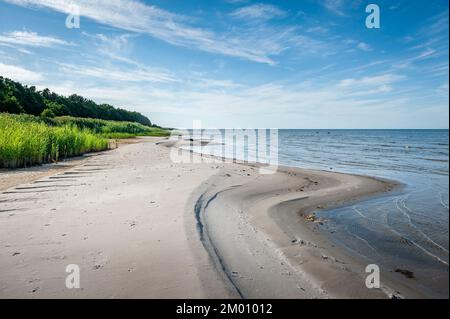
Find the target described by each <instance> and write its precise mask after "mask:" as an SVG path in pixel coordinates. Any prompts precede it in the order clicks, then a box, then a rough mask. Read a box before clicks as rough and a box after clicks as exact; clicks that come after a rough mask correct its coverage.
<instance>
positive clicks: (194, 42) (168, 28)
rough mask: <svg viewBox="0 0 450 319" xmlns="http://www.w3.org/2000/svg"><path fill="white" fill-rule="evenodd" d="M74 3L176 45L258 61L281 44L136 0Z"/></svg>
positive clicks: (23, 1) (40, 3) (100, 18)
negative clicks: (210, 25)
mask: <svg viewBox="0 0 450 319" xmlns="http://www.w3.org/2000/svg"><path fill="white" fill-rule="evenodd" d="M5 1H7V2H10V3H13V4H17V5H21V6H26V7H46V8H50V9H53V10H55V11H58V12H62V13H65V14H69V13H71V10H72V9H71V6H69V3H68V2H67V1H65V0H5ZM76 5H77V6H78V8H79V12H80V14H81V16H82V17H86V18H89V19H92V20H94V21H97V22H99V23H101V24H105V25H108V26H112V27H115V28H118V29H122V30H127V31H130V32H136V33H142V34H148V35H150V36H152V37H154V38H157V39H160V40H162V41H165V42H168V43H170V44H173V45H177V46H185V47H192V48H197V49H199V50H202V51H206V52H210V53H218V54H223V55H227V56H233V57H238V58H242V59H247V60H251V61H254V62H259V63H267V64H274V61H273V59H272V58H271V56H273V55H276V54H278V53H279V51H277V50H276V51H272V50H271V48H273V47H279V46H282V45H283V44H282V43H273V45H270V46H266V44H267V41H262V42H256V41H254V39H246V38H243V37H239V36H238V35H235V36H230V34H228V33H227V34H218V33H216V32H214V31H212V30H207V29H202V28H198V27H194V26H192V25H191V23H190V19H189V18H188V17H185V16H180V15H177V14H173V13H171V12H169V11H166V10H163V9H160V8H158V7H156V6H149V5H146V4H143V3H141V2H138V1H135V0H115V1H110V0H98V1H91V0H79V1H77V2H76ZM272 39H274V37H272ZM275 40H277V39H275Z"/></svg>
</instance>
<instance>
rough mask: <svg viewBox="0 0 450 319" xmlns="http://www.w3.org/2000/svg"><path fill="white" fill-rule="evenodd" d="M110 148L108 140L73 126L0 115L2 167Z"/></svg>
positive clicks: (32, 163) (52, 159)
mask: <svg viewBox="0 0 450 319" xmlns="http://www.w3.org/2000/svg"><path fill="white" fill-rule="evenodd" d="M106 149H108V140H107V139H106V138H104V137H101V136H99V135H95V134H93V133H92V131H91V130H89V129H80V128H78V127H76V126H74V125H62V126H49V125H47V124H45V123H43V122H42V121H40V120H38V119H37V118H34V117H32V116H27V115H7V114H0V167H3V168H18V167H27V166H31V165H36V164H43V163H48V162H57V161H58V160H60V159H62V158H66V157H71V156H77V155H81V154H84V153H87V152H96V151H102V150H106Z"/></svg>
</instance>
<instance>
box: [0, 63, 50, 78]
mask: <svg viewBox="0 0 450 319" xmlns="http://www.w3.org/2000/svg"><path fill="white" fill-rule="evenodd" d="M0 74H1V75H2V76H4V77H6V78H9V79H13V80H16V81H20V82H24V83H33V82H38V81H41V80H42V79H43V77H42V75H41V74H40V73H37V72H34V71H31V70H28V69H25V68H23V67H21V66H16V65H10V64H3V63H1V62H0Z"/></svg>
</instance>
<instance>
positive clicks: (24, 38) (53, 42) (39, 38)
mask: <svg viewBox="0 0 450 319" xmlns="http://www.w3.org/2000/svg"><path fill="white" fill-rule="evenodd" d="M1 43H4V44H8V45H12V46H15V45H19V46H31V47H46V48H50V47H54V46H58V45H63V46H67V45H72V44H71V43H69V42H67V41H64V40H61V39H59V38H56V37H51V36H43V35H39V34H37V33H36V32H28V31H12V32H5V33H2V34H0V44H1Z"/></svg>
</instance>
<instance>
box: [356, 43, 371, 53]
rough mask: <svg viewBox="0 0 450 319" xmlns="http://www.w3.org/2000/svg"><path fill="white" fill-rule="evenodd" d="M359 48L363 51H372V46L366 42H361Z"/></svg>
mask: <svg viewBox="0 0 450 319" xmlns="http://www.w3.org/2000/svg"><path fill="white" fill-rule="evenodd" d="M357 48H358V49H360V50H362V51H366V52H367V51H372V48H371V47H370V45H368V44H367V43H365V42H359V43H358V45H357Z"/></svg>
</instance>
